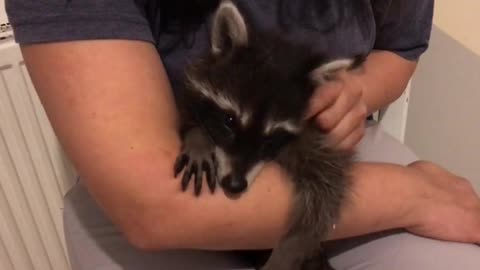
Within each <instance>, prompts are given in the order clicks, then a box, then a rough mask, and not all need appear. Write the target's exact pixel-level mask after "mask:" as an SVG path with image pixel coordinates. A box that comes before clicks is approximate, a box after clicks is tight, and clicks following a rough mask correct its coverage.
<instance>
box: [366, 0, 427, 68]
mask: <svg viewBox="0 0 480 270" xmlns="http://www.w3.org/2000/svg"><path fill="white" fill-rule="evenodd" d="M374 2H376V3H378V4H374V10H375V12H376V20H377V21H376V23H377V36H376V41H375V45H374V49H377V50H388V51H392V52H394V53H396V54H398V55H400V56H401V57H403V58H405V59H408V60H414V61H416V60H418V58H420V56H421V55H422V54H423V53H424V52H425V51H426V50H427V49H428V45H429V41H430V34H431V30H432V20H433V7H434V0H391V1H378V0H377V1H374ZM385 3H387V4H385Z"/></svg>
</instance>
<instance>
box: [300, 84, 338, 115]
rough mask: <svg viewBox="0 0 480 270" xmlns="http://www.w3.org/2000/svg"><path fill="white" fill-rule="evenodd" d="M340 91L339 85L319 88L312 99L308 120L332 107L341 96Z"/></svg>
mask: <svg viewBox="0 0 480 270" xmlns="http://www.w3.org/2000/svg"><path fill="white" fill-rule="evenodd" d="M340 89H341V87H340V86H339V85H338V83H329V84H328V85H324V86H322V87H318V88H317V89H316V90H315V93H314V94H313V96H312V98H311V99H310V104H309V108H308V111H307V115H306V117H307V119H308V118H310V117H312V116H314V115H316V114H318V113H320V112H322V111H323V110H325V109H326V108H328V107H330V106H332V105H333V104H334V103H335V101H336V100H337V99H338V97H339V96H340V94H341V91H340Z"/></svg>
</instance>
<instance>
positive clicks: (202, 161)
mask: <svg viewBox="0 0 480 270" xmlns="http://www.w3.org/2000/svg"><path fill="white" fill-rule="evenodd" d="M214 151H215V146H214V144H213V143H212V142H211V140H210V138H209V137H208V136H207V134H205V132H204V131H203V130H202V129H200V128H191V129H189V130H187V131H186V132H185V134H184V136H183V141H182V148H181V151H180V154H179V155H178V157H177V159H176V161H175V165H174V173H175V177H177V175H178V174H179V173H180V172H181V171H183V177H182V184H181V186H182V190H183V191H185V190H186V189H187V187H188V184H189V183H190V181H191V179H192V176H193V179H194V190H195V195H197V196H198V195H199V194H200V192H201V189H202V181H203V178H202V176H203V175H204V174H205V177H206V180H207V184H208V187H209V188H210V191H211V192H212V193H213V192H214V191H215V187H216V184H217V162H216V158H215V153H214Z"/></svg>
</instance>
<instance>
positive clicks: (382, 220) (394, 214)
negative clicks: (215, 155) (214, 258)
mask: <svg viewBox="0 0 480 270" xmlns="http://www.w3.org/2000/svg"><path fill="white" fill-rule="evenodd" d="M352 175H353V183H354V185H353V188H352V191H353V192H352V194H350V195H349V202H348V203H347V204H345V207H344V209H343V210H342V218H341V219H340V222H339V223H338V225H337V229H336V231H335V233H334V234H333V235H331V236H330V239H338V238H345V237H350V236H357V235H362V234H366V233H371V232H376V231H381V230H386V229H392V228H400V227H407V226H411V225H412V224H413V223H414V221H415V220H413V218H414V217H415V216H414V215H413V211H412V210H413V208H414V205H415V202H416V201H417V197H418V196H419V190H421V188H419V189H415V188H412V187H413V186H415V184H414V181H415V178H416V177H417V176H416V175H415V174H414V173H413V172H412V170H411V169H408V168H406V167H402V166H397V165H388V164H373V163H358V164H357V165H355V167H354V169H353V171H352ZM165 183H168V184H163V186H162V188H163V189H165V188H166V189H168V190H170V193H171V194H175V196H173V197H172V199H171V201H174V203H173V204H172V208H171V209H170V210H169V214H168V217H167V218H166V217H165V216H162V214H157V213H156V211H157V210H155V209H158V208H160V207H161V205H158V206H156V207H155V206H154V205H152V206H151V207H149V209H150V210H149V211H151V212H150V214H147V215H146V217H148V218H147V219H145V221H146V223H145V224H146V226H145V227H147V228H148V229H147V230H144V231H143V232H141V234H140V235H139V243H141V244H140V246H142V247H144V248H147V249H153V250H155V249H171V248H180V249H181V248H198V249H213V250H218V249H227V250H229V249H265V248H272V247H274V246H275V244H276V243H277V242H278V241H279V240H280V238H281V236H282V234H283V233H284V232H285V231H286V229H287V219H288V216H289V209H290V206H291V204H292V202H293V192H292V186H291V184H290V183H289V181H288V178H286V176H285V175H284V174H282V171H281V170H280V169H279V168H277V167H276V166H274V165H270V166H267V167H266V168H265V169H264V170H263V171H262V172H261V174H260V175H259V176H258V177H257V178H256V181H255V184H254V185H253V186H252V187H251V189H250V190H249V191H248V192H247V193H246V194H245V195H244V196H243V197H241V199H238V200H230V199H228V198H226V197H225V196H224V195H223V193H221V192H220V193H218V192H217V193H216V194H215V195H213V196H211V195H209V194H207V193H208V191H206V190H205V191H203V192H205V193H204V194H202V195H201V196H200V197H199V198H196V197H194V196H193V195H192V194H193V190H192V188H190V190H189V191H188V192H187V194H183V193H179V192H178V189H179V188H178V186H177V185H178V181H175V180H172V181H170V180H169V181H166V182H165ZM417 187H418V185H417ZM148 224H150V226H149V225H148Z"/></svg>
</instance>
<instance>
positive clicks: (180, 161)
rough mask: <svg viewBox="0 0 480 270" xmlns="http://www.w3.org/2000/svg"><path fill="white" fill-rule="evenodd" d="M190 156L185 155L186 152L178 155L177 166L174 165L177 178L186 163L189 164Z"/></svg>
mask: <svg viewBox="0 0 480 270" xmlns="http://www.w3.org/2000/svg"><path fill="white" fill-rule="evenodd" d="M188 160H189V158H188V156H187V155H185V154H181V155H179V156H178V157H177V160H176V161H175V166H174V175H175V178H176V177H177V175H178V174H179V173H180V172H181V171H182V170H183V168H184V167H185V165H187V163H188Z"/></svg>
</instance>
